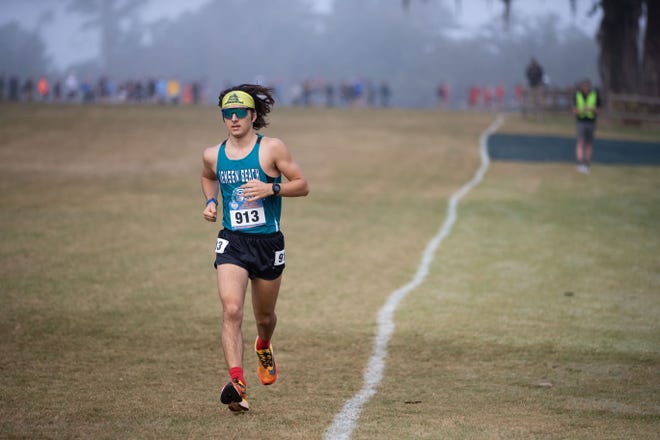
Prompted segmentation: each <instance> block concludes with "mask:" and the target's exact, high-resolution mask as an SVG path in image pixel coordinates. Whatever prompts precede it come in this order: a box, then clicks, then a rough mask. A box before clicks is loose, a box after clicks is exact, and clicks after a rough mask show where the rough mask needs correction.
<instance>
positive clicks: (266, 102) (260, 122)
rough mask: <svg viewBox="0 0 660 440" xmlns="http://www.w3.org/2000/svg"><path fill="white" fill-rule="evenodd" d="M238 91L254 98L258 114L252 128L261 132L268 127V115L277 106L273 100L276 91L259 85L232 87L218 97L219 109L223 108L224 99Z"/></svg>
mask: <svg viewBox="0 0 660 440" xmlns="http://www.w3.org/2000/svg"><path fill="white" fill-rule="evenodd" d="M236 90H241V91H243V92H245V93H248V94H249V95H250V96H252V98H254V107H255V111H256V112H257V119H255V120H254V122H253V123H252V128H254V129H255V130H259V129H261V128H264V127H267V126H268V122H267V121H266V115H267V114H268V113H270V110H271V108H272V106H273V105H274V104H275V99H274V98H273V92H274V89H273V88H272V87H264V86H260V85H258V84H241V85H239V86H234V87H230V88H228V89H225V90H223V91H222V92H220V96H219V97H218V107H222V98H223V97H224V96H225V95H226V94H227V93H230V92H234V91H236Z"/></svg>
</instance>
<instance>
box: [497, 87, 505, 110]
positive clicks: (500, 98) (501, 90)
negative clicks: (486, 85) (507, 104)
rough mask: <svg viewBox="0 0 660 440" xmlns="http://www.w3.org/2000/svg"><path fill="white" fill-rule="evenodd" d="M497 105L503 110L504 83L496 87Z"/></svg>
mask: <svg viewBox="0 0 660 440" xmlns="http://www.w3.org/2000/svg"><path fill="white" fill-rule="evenodd" d="M495 105H496V106H497V109H498V110H502V108H503V107H504V86H503V85H502V84H498V85H497V87H495Z"/></svg>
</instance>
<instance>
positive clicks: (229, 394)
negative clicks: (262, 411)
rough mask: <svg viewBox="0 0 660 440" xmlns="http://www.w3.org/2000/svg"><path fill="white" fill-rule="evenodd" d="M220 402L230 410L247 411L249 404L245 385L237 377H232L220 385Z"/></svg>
mask: <svg viewBox="0 0 660 440" xmlns="http://www.w3.org/2000/svg"><path fill="white" fill-rule="evenodd" d="M220 402H222V403H224V404H225V405H227V406H228V407H229V409H230V410H231V411H248V410H249V409H250V404H248V401H247V387H246V386H245V384H244V383H243V382H241V381H240V380H239V379H233V380H232V381H231V382H227V385H225V386H224V387H222V391H221V392H220Z"/></svg>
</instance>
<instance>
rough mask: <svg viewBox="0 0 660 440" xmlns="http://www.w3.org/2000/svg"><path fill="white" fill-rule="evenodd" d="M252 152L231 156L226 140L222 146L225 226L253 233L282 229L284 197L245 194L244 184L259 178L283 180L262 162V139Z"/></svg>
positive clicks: (220, 166) (220, 162)
mask: <svg viewBox="0 0 660 440" xmlns="http://www.w3.org/2000/svg"><path fill="white" fill-rule="evenodd" d="M262 137H263V136H261V135H258V137H257V143H256V144H255V145H254V147H253V148H252V151H250V153H249V154H248V155H247V156H245V157H244V158H243V159H238V160H233V159H229V158H228V157H227V153H226V151H225V144H226V143H227V141H224V142H223V143H222V145H220V148H219V149H218V164H217V166H216V176H217V177H218V182H219V183H220V193H221V194H222V226H223V227H224V228H225V229H229V230H231V231H241V232H245V233H249V234H270V233H273V232H278V231H279V230H280V215H281V213H282V198H281V197H279V196H274V195H273V196H269V197H266V198H265V199H261V200H256V201H249V200H247V199H245V198H244V197H243V189H241V185H243V184H244V183H247V182H248V181H250V180H253V179H257V180H261V181H262V182H265V183H280V182H281V181H282V177H281V176H280V177H270V176H268V175H266V173H265V172H264V170H263V169H262V168H261V164H260V163H259V148H260V145H261V138H262Z"/></svg>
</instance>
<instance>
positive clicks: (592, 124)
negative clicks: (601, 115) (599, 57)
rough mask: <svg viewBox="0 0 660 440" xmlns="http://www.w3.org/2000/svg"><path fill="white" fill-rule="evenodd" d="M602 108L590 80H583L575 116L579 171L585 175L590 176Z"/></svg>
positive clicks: (576, 93)
mask: <svg viewBox="0 0 660 440" xmlns="http://www.w3.org/2000/svg"><path fill="white" fill-rule="evenodd" d="M600 108H601V100H600V95H599V94H598V92H597V91H596V90H595V89H592V88H591V81H590V80H589V79H583V80H582V81H580V83H579V84H578V89H577V90H576V92H575V98H574V100H573V114H574V115H575V118H576V126H577V141H576V143H575V159H576V160H577V169H578V171H579V172H581V173H583V174H588V173H589V167H590V166H591V155H592V151H593V142H594V133H595V131H596V117H597V116H598V112H599V111H600Z"/></svg>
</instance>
